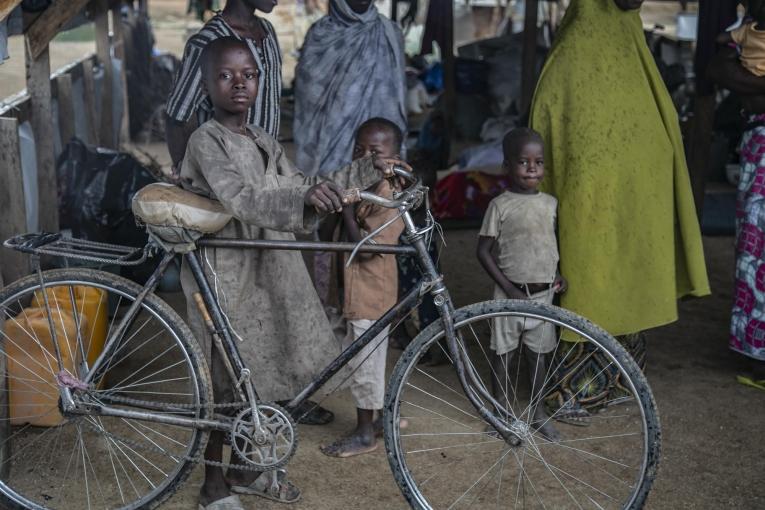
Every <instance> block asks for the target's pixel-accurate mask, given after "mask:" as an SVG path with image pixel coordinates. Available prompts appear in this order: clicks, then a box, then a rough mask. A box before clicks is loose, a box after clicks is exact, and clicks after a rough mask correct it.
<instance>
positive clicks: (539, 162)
mask: <svg viewBox="0 0 765 510" xmlns="http://www.w3.org/2000/svg"><path fill="white" fill-rule="evenodd" d="M504 165H505V169H506V170H507V174H508V176H509V177H510V189H511V191H514V192H516V193H536V192H537V190H538V188H539V184H540V183H541V182H542V179H543V178H544V176H545V165H544V148H543V147H542V144H541V143H539V142H538V141H536V140H528V141H526V142H524V143H523V145H522V146H521V149H520V151H518V153H517V154H508V155H507V156H506V158H505V163H504Z"/></svg>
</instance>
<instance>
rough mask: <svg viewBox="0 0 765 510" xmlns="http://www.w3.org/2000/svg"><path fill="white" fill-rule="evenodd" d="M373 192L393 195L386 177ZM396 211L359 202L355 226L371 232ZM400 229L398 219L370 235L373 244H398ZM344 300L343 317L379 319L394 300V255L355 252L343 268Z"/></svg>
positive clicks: (384, 195)
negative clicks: (372, 238) (357, 253)
mask: <svg viewBox="0 0 765 510" xmlns="http://www.w3.org/2000/svg"><path fill="white" fill-rule="evenodd" d="M374 193H376V194H378V195H380V196H383V197H386V198H392V197H393V188H392V187H391V185H390V183H389V182H388V181H387V180H386V181H382V182H380V184H379V185H378V186H377V187H376V189H375V190H374ZM397 214H398V211H396V210H395V209H387V208H385V207H380V206H377V205H372V204H368V203H362V204H361V205H360V206H359V208H358V210H357V212H356V221H357V222H358V224H359V228H360V229H362V230H364V231H366V232H370V233H371V232H373V231H374V230H375V229H377V228H379V227H380V226H382V225H384V224H385V223H386V222H387V221H389V220H390V219H391V218H394V217H395V216H396V215H397ZM403 231H404V222H403V221H402V220H401V219H398V220H396V221H395V222H393V224H391V225H389V226H388V227H386V228H385V229H384V230H383V231H382V232H380V233H379V234H377V235H376V236H375V237H374V240H375V242H376V243H377V244H398V238H399V236H400V235H401V232H403ZM344 282H345V300H344V305H343V313H344V315H345V318H346V319H349V320H354V319H379V318H380V317H382V315H383V314H384V313H385V312H387V311H388V309H389V308H391V307H392V306H393V305H395V304H396V301H397V300H398V267H397V265H396V256H395V255H392V254H375V255H373V256H371V257H368V258H361V257H359V256H358V255H357V256H356V257H355V258H354V259H353V262H352V263H351V265H350V267H346V268H345V278H344Z"/></svg>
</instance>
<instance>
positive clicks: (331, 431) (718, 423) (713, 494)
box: [165, 229, 765, 510]
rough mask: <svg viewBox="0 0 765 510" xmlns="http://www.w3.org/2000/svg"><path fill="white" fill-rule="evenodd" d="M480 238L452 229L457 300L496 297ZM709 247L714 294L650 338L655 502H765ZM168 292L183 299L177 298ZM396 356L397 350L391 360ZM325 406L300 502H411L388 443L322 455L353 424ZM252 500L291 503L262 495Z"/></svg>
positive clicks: (341, 410) (307, 445)
mask: <svg viewBox="0 0 765 510" xmlns="http://www.w3.org/2000/svg"><path fill="white" fill-rule="evenodd" d="M476 235H477V232H476V231H475V230H471V229H467V230H448V231H447V232H446V240H447V247H446V248H445V249H444V250H443V253H442V259H441V260H442V269H443V272H444V275H445V277H446V282H447V285H448V286H449V289H450V290H451V292H452V295H453V297H454V299H455V301H456V304H457V305H458V306H462V305H465V304H469V303H473V302H476V301H480V300H483V299H486V298H487V297H488V296H490V293H491V283H490V281H489V279H488V277H487V276H486V275H485V274H484V273H483V271H482V270H481V269H480V267H479V265H478V263H477V261H476V260H475V258H474V257H473V256H472V253H474V249H475V240H476ZM705 248H706V253H707V262H708V267H709V272H710V277H711V281H712V288H713V295H712V296H711V297H707V298H704V299H695V300H689V301H686V302H683V303H681V305H680V320H679V321H678V322H677V323H675V324H672V325H670V326H667V327H664V328H660V329H657V330H655V331H652V332H651V334H650V336H649V346H648V369H647V375H648V380H649V382H650V384H651V387H652V388H653V391H654V395H655V397H656V400H657V403H658V407H659V411H660V415H661V423H662V433H663V455H662V460H661V468H660V471H659V476H658V478H657V480H656V483H655V485H654V489H653V491H652V492H651V495H650V496H649V500H648V504H647V508H651V509H679V508H710V509H711V508H731V509H734V508H735V509H756V508H764V507H765V485H764V484H763V479H762V472H763V468H765V461H763V446H762V445H763V442H762V441H763V438H762V425H763V423H765V393H763V392H760V391H757V390H754V389H749V388H747V387H744V386H741V385H739V384H737V383H736V380H735V376H736V374H738V373H740V371H741V367H742V366H741V360H740V359H739V358H738V357H736V356H734V355H733V354H731V353H730V352H729V351H728V349H727V327H728V314H729V308H730V300H731V290H730V289H731V288H732V277H731V267H732V263H733V250H732V239H731V238H725V237H723V238H706V239H705ZM168 298H170V300H171V301H174V302H176V303H177V300H178V296H168ZM181 299H182V298H181ZM398 355H399V351H395V350H390V351H389V366H392V365H393V364H394V363H395V360H396V358H397V357H398ZM326 404H327V406H328V407H329V408H330V409H332V410H333V411H335V413H336V416H337V418H336V420H335V422H334V423H332V424H330V425H329V426H325V427H310V426H301V427H300V429H299V434H300V446H299V448H298V452H297V454H296V456H295V458H294V459H293V460H292V462H291V463H290V465H289V474H290V476H291V478H292V480H294V482H295V483H296V484H297V485H298V486H299V487H300V488H301V489H302V490H303V500H302V502H300V503H299V504H298V505H296V506H295V508H311V509H317V510H329V509H335V508H369V509H391V508H405V507H406V504H405V502H404V500H403V499H402V497H401V496H400V494H399V491H398V488H397V487H396V485H395V482H394V481H393V477H392V476H391V474H390V468H389V467H388V462H387V459H386V457H385V454H384V451H383V449H382V448H380V449H379V450H378V451H377V452H374V453H372V454H368V455H363V456H359V457H355V458H352V459H332V458H329V457H326V456H324V455H323V454H321V453H320V452H319V449H318V447H319V445H320V444H323V443H325V442H327V441H329V440H330V439H333V438H335V437H336V436H337V435H339V434H342V433H344V432H346V431H348V430H350V429H351V428H352V427H353V425H354V420H355V413H354V410H353V408H352V404H351V402H350V395H349V394H347V393H339V394H335V395H333V396H331V397H330V398H329V399H328V400H327V401H326ZM201 476H202V470H201V468H197V469H196V470H195V472H194V474H193V475H192V477H191V478H190V479H189V481H188V482H187V484H186V486H185V487H184V488H183V490H181V491H180V492H179V493H178V494H177V495H176V496H175V497H173V498H172V499H171V500H170V501H169V502H168V503H167V504H166V506H165V508H168V509H179V510H180V509H184V510H185V509H191V508H195V506H194V505H195V501H196V494H197V490H198V487H199V484H200V483H201ZM245 504H246V505H247V507H248V508H253V509H254V508H263V509H270V508H273V509H276V508H283V507H281V506H279V505H276V504H270V503H268V502H265V501H264V500H260V499H258V498H254V497H251V498H246V499H245Z"/></svg>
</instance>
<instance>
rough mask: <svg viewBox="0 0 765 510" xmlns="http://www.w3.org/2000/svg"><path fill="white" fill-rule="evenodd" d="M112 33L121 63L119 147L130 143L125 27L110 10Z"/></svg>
mask: <svg viewBox="0 0 765 510" xmlns="http://www.w3.org/2000/svg"><path fill="white" fill-rule="evenodd" d="M111 13H112V32H113V33H114V40H113V41H112V45H113V46H114V55H115V56H116V57H117V58H118V59H120V60H121V61H122V66H121V67H120V81H121V82H122V121H121V123H120V136H119V143H120V145H123V144H126V143H130V107H129V104H128V89H127V61H126V59H125V41H126V40H129V39H126V37H125V29H124V28H125V27H124V26H123V25H122V16H121V14H120V9H119V8H116V9H112V11H111Z"/></svg>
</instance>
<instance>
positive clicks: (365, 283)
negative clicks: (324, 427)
mask: <svg viewBox="0 0 765 510" xmlns="http://www.w3.org/2000/svg"><path fill="white" fill-rule="evenodd" d="M402 138H403V134H402V133H401V130H400V129H399V128H398V126H396V124H394V123H393V122H391V121H389V120H387V119H382V118H373V119H370V120H368V121H366V122H364V123H363V124H362V125H361V127H359V129H358V131H357V132H356V142H355V145H354V148H353V159H354V160H358V159H359V158H363V157H368V156H370V155H373V154H374V155H377V156H380V157H383V158H385V157H397V154H398V152H399V150H400V147H401V143H402ZM371 191H372V192H373V193H376V194H377V195H380V196H383V197H386V198H392V196H393V191H394V188H393V185H392V184H391V182H390V180H383V181H381V182H380V183H379V184H377V185H376V186H375V188H374V189H373V190H371ZM397 214H398V211H396V210H395V209H387V208H385V207H380V206H377V205H373V204H369V203H361V204H359V205H358V206H347V207H345V208H344V209H343V218H344V221H345V226H346V228H347V230H348V233H349V237H350V238H351V240H353V241H354V242H358V241H360V240H361V239H362V238H363V237H365V236H366V235H368V234H369V233H371V232H373V231H374V230H376V229H377V228H379V227H381V226H382V225H384V224H385V223H387V222H388V221H390V220H391V219H392V218H394V217H396V215H397ZM403 230H404V223H403V221H401V219H398V220H396V221H395V222H393V223H392V224H391V225H389V226H388V227H386V228H385V229H384V230H382V231H381V232H380V233H379V234H377V235H376V236H375V237H374V240H375V242H377V243H378V244H397V243H398V237H399V235H401V232H402V231H403ZM344 276H345V299H344V303H343V314H344V316H345V318H346V319H347V320H348V323H347V324H348V326H347V328H348V329H347V334H346V336H345V339H344V340H343V349H345V348H347V347H348V346H349V345H350V344H351V343H353V341H354V340H356V339H357V338H359V337H360V336H361V335H362V334H363V333H364V332H365V331H366V330H367V329H369V328H370V327H371V326H372V324H374V322H375V321H376V320H377V319H379V318H380V317H382V315H383V314H384V313H385V312H387V311H388V309H389V308H391V307H392V306H393V305H394V304H396V299H397V297H398V268H397V266H396V257H395V255H392V254H357V255H356V257H355V258H354V259H353V261H352V262H351V265H350V266H348V267H346V268H345V274H344ZM387 352H388V327H386V328H385V329H383V330H382V331H381V332H380V334H379V335H377V337H376V338H375V339H374V340H372V341H371V342H370V343H369V344H368V345H367V346H366V347H365V348H364V349H363V350H362V351H361V352H360V353H359V354H357V355H356V358H354V360H353V362H352V363H351V368H352V369H355V371H354V372H353V374H352V375H351V377H350V388H351V394H352V395H353V398H354V400H355V401H356V416H357V424H356V428H355V429H354V430H353V431H352V432H351V433H350V434H349V435H347V436H345V437H341V438H340V439H338V440H337V441H335V442H333V443H331V444H329V445H327V446H324V447H323V448H322V452H324V453H325V454H327V455H329V456H332V457H352V456H354V455H360V454H362V453H368V452H372V451H374V450H376V449H377V433H378V432H379V430H378V429H379V428H380V427H379V426H375V425H376V424H378V422H379V420H378V421H375V412H377V413H378V414H379V413H380V412H381V411H382V407H383V398H384V397H385V358H386V355H387ZM360 362H361V364H359V363H360Z"/></svg>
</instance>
